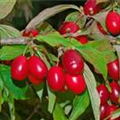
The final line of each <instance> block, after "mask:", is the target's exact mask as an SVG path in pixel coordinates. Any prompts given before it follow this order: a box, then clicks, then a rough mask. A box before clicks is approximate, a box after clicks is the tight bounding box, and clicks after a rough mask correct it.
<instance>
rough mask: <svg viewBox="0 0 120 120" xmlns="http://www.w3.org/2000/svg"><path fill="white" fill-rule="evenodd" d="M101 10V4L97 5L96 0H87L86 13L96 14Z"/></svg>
mask: <svg viewBox="0 0 120 120" xmlns="http://www.w3.org/2000/svg"><path fill="white" fill-rule="evenodd" d="M100 10H101V6H100V4H98V5H96V0H87V1H86V2H85V4H84V13H85V14H86V15H94V14H96V13H98V12H99V11H100Z"/></svg>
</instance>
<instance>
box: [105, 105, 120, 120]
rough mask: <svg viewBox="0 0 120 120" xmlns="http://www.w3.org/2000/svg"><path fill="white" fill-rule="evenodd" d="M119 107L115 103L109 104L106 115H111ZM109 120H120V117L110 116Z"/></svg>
mask: <svg viewBox="0 0 120 120" xmlns="http://www.w3.org/2000/svg"><path fill="white" fill-rule="evenodd" d="M117 109H118V107H117V106H115V105H109V106H107V108H106V112H105V115H106V117H108V116H110V115H111V114H112V113H113V112H115V111H116V110H117ZM107 120H120V117H118V118H116V119H112V118H111V117H110V118H108V119H107Z"/></svg>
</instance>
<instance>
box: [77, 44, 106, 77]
mask: <svg viewBox="0 0 120 120" xmlns="http://www.w3.org/2000/svg"><path fill="white" fill-rule="evenodd" d="M76 49H77V50H78V51H79V52H80V53H81V54H82V56H83V57H84V59H85V60H86V61H88V62H89V63H91V64H92V65H93V66H94V67H95V68H96V69H97V70H98V71H99V72H100V73H101V74H102V75H103V77H104V79H106V78H107V62H106V59H105V58H104V56H103V55H102V54H101V53H100V52H99V51H97V50H96V49H94V48H92V47H85V46H84V47H83V48H82V49H81V48H80V47H77V48H76Z"/></svg>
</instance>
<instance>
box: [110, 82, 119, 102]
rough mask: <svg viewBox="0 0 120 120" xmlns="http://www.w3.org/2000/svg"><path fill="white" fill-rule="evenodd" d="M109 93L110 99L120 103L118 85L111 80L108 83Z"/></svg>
mask: <svg viewBox="0 0 120 120" xmlns="http://www.w3.org/2000/svg"><path fill="white" fill-rule="evenodd" d="M110 88H111V93H110V100H111V101H112V102H114V103H116V104H119V103H120V85H119V84H118V83H117V82H115V81H113V82H111V83H110Z"/></svg>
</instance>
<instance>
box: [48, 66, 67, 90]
mask: <svg viewBox="0 0 120 120" xmlns="http://www.w3.org/2000/svg"><path fill="white" fill-rule="evenodd" d="M47 81H48V85H49V87H50V88H51V89H52V90H53V91H60V90H62V89H63V88H64V86H65V78H64V73H63V69H62V67H60V66H53V67H51V68H50V70H49V71H48V74H47Z"/></svg>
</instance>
